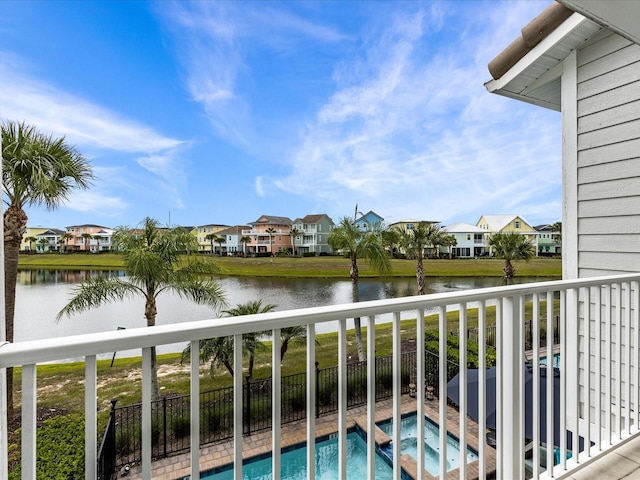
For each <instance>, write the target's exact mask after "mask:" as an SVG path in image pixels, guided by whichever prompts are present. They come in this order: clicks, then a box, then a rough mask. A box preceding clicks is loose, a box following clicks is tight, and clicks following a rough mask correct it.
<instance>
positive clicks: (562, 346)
mask: <svg viewBox="0 0 640 480" xmlns="http://www.w3.org/2000/svg"><path fill="white" fill-rule="evenodd" d="M639 282H640V276H638V275H633V276H632V275H628V276H615V277H601V278H592V279H584V280H575V281H556V282H545V283H536V284H525V285H516V286H510V287H498V288H487V289H479V290H471V291H463V292H453V293H445V294H438V295H425V296H417V297H408V298H400V299H393V300H384V301H372V302H362V303H359V304H348V305H336V306H327V307H319V308H310V309H303V310H294V311H286V312H273V313H267V314H261V315H251V316H246V317H237V318H236V317H234V318H225V319H213V320H205V321H199V322H190V323H179V324H173V325H166V326H158V327H152V328H139V329H128V330H120V331H117V332H105V333H98V334H91V335H79V336H70V337H65V338H56V339H48V340H38V341H30V342H21V343H15V344H5V345H2V346H0V382H2V383H0V389H1V390H2V392H0V393H2V395H0V398H2V399H4V388H5V386H4V382H5V380H6V370H5V369H6V368H7V367H12V366H15V367H22V382H21V385H22V387H21V388H22V401H21V403H22V406H21V409H22V434H21V435H22V447H21V448H22V455H21V462H22V478H23V479H30V478H35V472H36V458H37V452H36V442H35V439H36V402H37V396H36V374H37V364H38V363H41V362H52V361H59V360H64V359H68V358H83V359H84V363H85V419H86V430H85V445H86V449H85V452H86V453H85V456H86V458H85V471H86V474H85V477H86V478H87V479H93V478H95V477H96V457H97V453H96V452H97V440H96V439H97V438H98V432H97V426H96V410H97V401H96V395H97V371H96V357H97V355H99V354H104V353H110V352H114V351H124V350H130V349H136V348H141V349H142V440H141V443H142V477H143V478H146V479H149V478H152V461H151V452H152V449H151V447H152V439H151V432H152V429H151V375H150V372H151V360H150V359H151V348H150V347H153V346H156V345H165V344H173V343H179V342H188V343H190V346H191V352H192V353H191V379H192V381H191V398H192V399H193V401H192V402H191V407H190V408H191V415H192V418H197V417H198V415H199V405H198V403H199V402H198V401H197V399H198V398H199V389H200V386H199V368H198V367H199V362H198V342H199V340H202V339H206V338H213V337H219V336H228V335H232V336H233V338H234V345H235V355H234V362H235V363H234V369H235V371H236V372H239V371H241V370H242V350H241V345H242V335H243V334H245V333H249V332H254V331H263V330H272V331H273V339H274V340H273V347H272V348H273V352H274V354H273V355H274V357H273V362H272V363H273V367H272V382H273V386H272V389H271V391H272V392H273V393H272V405H273V412H272V424H273V428H272V438H273V445H281V442H280V440H281V429H280V425H281V422H280V420H281V413H280V408H279V406H280V403H279V392H280V386H281V375H280V357H279V351H280V345H279V343H280V340H279V339H280V334H279V333H280V329H282V328H286V327H292V326H297V325H304V326H306V328H307V332H308V335H307V347H306V350H307V362H306V369H307V371H309V372H310V371H313V369H314V368H315V365H314V361H315V345H316V344H315V330H316V325H318V324H320V323H323V322H337V330H338V360H337V361H338V379H337V383H338V420H337V422H336V432H337V437H338V465H339V467H338V470H339V478H341V479H344V478H346V458H347V457H346V445H347V443H346V437H347V426H346V425H347V422H346V419H347V409H346V405H347V384H348V382H347V353H346V352H347V319H351V318H354V317H361V318H363V319H364V320H365V324H366V325H367V326H372V325H373V324H375V322H376V317H377V316H378V319H379V318H380V317H379V316H381V315H389V316H390V317H391V319H390V321H391V322H392V332H393V393H394V395H393V413H394V415H393V416H394V418H400V416H401V415H400V413H401V410H400V408H401V403H400V396H401V394H400V392H401V373H402V372H401V365H400V357H401V355H400V350H401V340H402V330H401V320H402V319H407V318H418V319H422V318H424V317H425V315H429V314H436V315H437V319H438V331H439V339H440V340H439V353H440V360H439V370H438V378H439V380H438V382H437V383H439V387H438V385H436V393H438V392H439V402H438V418H436V419H434V420H435V421H436V422H437V423H438V424H439V425H440V428H441V429H442V428H443V427H444V428H449V426H448V421H447V413H448V409H449V408H451V407H449V406H448V405H447V401H446V397H447V395H446V390H447V382H448V380H449V378H448V372H447V367H446V362H445V361H443V360H445V359H446V358H447V343H446V335H445V334H446V333H447V332H449V331H451V330H458V331H460V332H467V331H468V330H469V329H470V328H472V327H476V324H477V328H478V347H477V348H478V352H479V356H478V358H479V372H480V373H479V375H480V379H481V385H483V381H484V379H485V378H484V376H485V372H486V370H485V366H486V364H485V358H486V353H487V350H486V348H487V347H485V343H486V336H485V332H487V331H488V328H489V326H490V324H492V323H493V322H494V320H495V329H496V338H497V372H498V373H497V375H498V381H497V382H496V384H497V388H496V392H495V393H496V398H497V400H496V404H497V411H496V417H497V427H496V437H497V444H496V445H497V450H496V452H495V459H496V460H495V468H496V475H497V478H524V477H525V475H524V473H525V466H526V464H527V462H526V461H525V447H526V444H527V443H529V442H530V441H531V440H532V441H533V444H534V445H539V444H541V432H540V428H539V425H540V418H541V414H540V412H541V411H542V409H543V406H544V407H546V409H547V411H553V409H554V402H559V404H560V405H559V407H560V408H559V411H560V414H559V419H558V421H559V427H556V428H559V431H560V432H562V433H561V434H560V439H556V441H555V442H554V439H553V436H554V435H553V433H550V434H549V436H548V437H547V442H548V443H549V445H552V444H554V443H557V444H558V449H557V455H556V456H557V457H559V461H558V463H557V465H555V466H554V467H552V468H550V469H549V470H547V471H543V469H542V468H541V467H539V465H541V464H543V463H545V462H544V461H543V460H545V459H543V458H541V454H540V451H539V449H538V448H533V449H532V452H533V453H532V458H531V459H530V460H529V462H528V463H529V464H530V465H532V468H531V469H532V471H531V472H530V473H531V475H532V476H533V478H550V476H552V477H553V478H563V477H566V476H568V475H569V474H570V473H571V472H572V471H574V470H575V469H576V468H578V467H581V466H584V464H586V463H588V462H591V461H592V460H594V459H596V458H597V457H599V456H602V455H604V454H606V452H607V451H608V450H610V449H611V448H612V447H613V446H615V445H616V444H618V443H620V442H622V441H624V440H626V439H628V438H629V437H631V436H634V435H636V434H637V433H638V423H639V418H640V409H639V403H638V402H639V398H638V392H639V389H640V378H639V374H638V371H639V369H640V358H639V357H640V354H639V352H640V349H639V348H638V345H640V318H639V312H640V305H639V303H640V302H639V298H640V288H639ZM556 317H558V320H556ZM476 318H477V322H476ZM472 320H473V321H472ZM529 321H530V322H531V328H530V331H532V332H534V333H533V334H532V338H531V339H526V338H525V328H524V325H525V323H527V324H528V322H529ZM556 321H557V323H558V324H559V330H560V331H559V342H558V343H557V345H556V346H555V352H556V353H558V354H559V355H560V387H559V388H560V392H559V396H557V397H554V395H553V392H552V390H551V389H548V390H547V391H548V395H547V396H546V398H541V399H540V402H539V403H538V402H534V406H533V407H526V402H525V400H524V396H525V386H524V381H523V377H524V373H523V362H524V358H525V355H528V356H529V357H530V358H531V361H532V363H533V364H534V365H538V364H539V362H540V359H541V356H542V355H543V354H545V353H544V351H543V350H542V348H541V347H540V346H541V341H542V340H544V339H545V338H549V340H550V339H551V338H553V335H551V333H549V334H548V335H545V332H553V331H554V329H555V328H556V327H555V324H556ZM536 332H538V333H540V334H538V333H536ZM415 337H416V345H418V346H419V347H420V346H422V345H424V338H425V322H423V321H416V335H415ZM470 342H471V340H468V339H467V335H464V334H463V335H460V336H459V349H458V354H459V364H460V365H466V364H467V347H468V344H469V343H470ZM366 343H367V352H368V354H367V365H368V367H367V368H368V375H369V377H368V378H375V372H374V364H375V362H374V355H375V350H376V348H375V345H376V331H375V329H374V328H368V329H367V336H366ZM525 343H526V344H527V349H528V347H529V346H530V348H531V351H529V352H527V351H526V349H525ZM529 344H530V345H529ZM547 355H548V356H549V357H550V356H551V350H550V349H549V351H548V353H547ZM416 358H417V360H416V380H415V381H416V387H417V388H416V390H417V391H416V412H417V422H418V431H423V430H424V417H425V349H424V348H418V349H417V353H416ZM468 374H469V372H468V370H467V369H465V368H462V369H461V370H460V377H461V382H460V384H461V387H460V390H459V393H460V399H461V400H460V401H459V416H458V417H459V426H460V430H459V432H460V433H459V441H460V444H461V445H466V444H468V439H469V436H468V434H467V431H468V428H467V427H468V426H469V425H470V422H471V420H470V419H469V418H468V417H467V415H466V412H467V411H468V408H469V406H470V402H468V401H467V398H466V388H465V385H467V383H466V382H467V375H468ZM551 377H552V376H549V377H547V380H546V381H547V382H549V383H548V384H547V385H548V386H551V385H553V381H554V380H553V378H551ZM313 379H314V377H313V376H312V375H308V376H307V381H306V395H307V399H315V398H316V385H315V382H314V380H313ZM375 388H376V385H375V382H369V383H368V387H367V395H368V402H367V417H366V418H367V420H366V422H367V431H369V432H373V431H374V430H375V413H376V402H375V398H376V397H375ZM532 388H533V395H534V398H538V393H539V392H540V390H541V388H542V385H541V380H540V377H539V376H538V375H534V379H533V387H532ZM483 390H484V387H481V388H480V392H481V394H480V397H481V398H484V395H483V394H482V391H483ZM242 401H243V397H242V376H241V375H236V376H235V378H234V403H235V405H236V407H237V408H235V409H234V448H233V451H234V455H235V456H234V458H232V459H230V461H232V462H233V465H234V469H235V477H234V478H241V477H240V475H241V469H242V458H241V456H242V447H243V442H244V441H245V437H244V436H243V430H242V428H243V424H242ZM488 405H489V402H488V401H487V402H485V401H483V400H482V401H480V404H479V411H480V412H481V414H480V417H479V419H478V428H479V432H481V433H480V435H479V436H480V438H481V440H484V435H483V432H485V430H486V427H487V423H486V419H485V415H484V412H485V409H486V408H487V407H488ZM557 406H558V405H556V407H557ZM0 408H2V416H1V417H0V432H1V433H0V435H1V437H0V447H1V450H2V459H1V460H2V464H1V465H0V478H6V476H7V443H8V440H7V418H6V404H4V403H2V402H1V401H0ZM306 408H307V411H306V418H307V424H306V425H307V428H306V430H307V432H306V434H307V435H306V438H307V446H308V449H307V451H308V452H313V451H314V448H313V446H314V445H315V438H316V435H315V418H316V412H315V409H316V402H315V401H308V402H307V407H306ZM526 417H530V418H531V419H532V420H531V421H532V424H533V425H534V429H533V434H532V435H529V436H530V437H531V438H529V440H527V439H525V436H526V434H525V430H526V427H525V418H526ZM396 424H397V428H396V427H395V426H394V430H393V433H392V435H391V437H392V440H393V443H392V446H393V458H395V459H400V457H401V451H400V444H401V442H400V435H401V432H400V427H399V424H400V422H396ZM552 424H553V419H552V417H551V416H549V417H547V431H550V432H551V431H552V430H553V429H554V426H553V425H552ZM190 425H191V426H190V429H191V437H190V438H191V439H192V440H191V473H190V474H191V478H192V479H197V478H199V463H200V450H199V448H200V447H199V442H198V440H199V438H200V435H199V429H200V422H199V421H192V422H191V423H190ZM536 426H537V427H536ZM565 432H570V433H569V436H568V437H567V435H565ZM567 438H573V445H579V444H580V442H582V444H583V445H584V447H583V448H582V451H580V452H576V451H575V450H576V448H574V450H573V451H572V452H569V449H568V443H567ZM578 438H580V439H581V440H580V441H578ZM434 447H435V446H434ZM447 448H448V445H447V441H446V436H445V435H441V436H440V445H439V451H440V458H447V453H446V452H447ZM417 449H418V454H417V460H416V461H417V468H418V470H417V471H418V472H421V471H423V470H424V466H425V465H424V450H425V446H424V442H417ZM461 450H463V451H464V449H463V448H461ZM489 451H490V447H489V446H487V445H485V442H484V441H481V442H480V443H479V446H478V455H479V460H478V463H477V465H473V466H472V467H471V466H467V465H466V463H465V462H463V463H462V464H461V466H460V469H459V478H463V479H464V478H472V477H475V476H476V475H478V476H479V477H481V478H484V477H485V476H486V475H488V474H489V473H491V472H490V471H489V470H491V469H492V468H493V467H492V466H489V465H490V463H489V462H487V458H488V457H489ZM546 451H547V455H546V465H554V463H555V462H554V452H553V449H551V448H549V449H547V450H546ZM374 457H375V438H374V435H368V438H367V465H368V478H371V479H373V478H375V459H374ZM272 462H273V471H274V472H276V474H275V475H274V478H276V479H277V478H279V474H278V472H280V469H279V466H280V462H281V455H280V449H278V448H276V449H274V450H273V452H272ZM314 462H315V456H314V455H313V454H309V455H307V464H308V465H310V466H311V468H309V469H308V472H310V473H309V478H314V473H313V472H315V468H314V467H313V466H314ZM446 464H447V462H445V461H440V464H439V477H440V478H445V476H446V468H447V467H446ZM400 465H401V464H400V462H399V461H398V462H395V463H394V465H393V472H394V478H395V479H400V478H401V470H400V469H401V466H400ZM491 465H492V464H491ZM472 472H473V473H472Z"/></svg>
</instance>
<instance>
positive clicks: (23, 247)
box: [20, 227, 50, 252]
mask: <svg viewBox="0 0 640 480" xmlns="http://www.w3.org/2000/svg"><path fill="white" fill-rule="evenodd" d="M47 230H50V229H49V228H44V227H27V231H26V232H25V234H24V235H23V236H22V243H21V244H20V251H21V252H35V251H36V241H35V240H32V241H29V240H27V238H31V237H33V238H35V237H36V236H37V235H40V234H41V233H44V232H46V231H47Z"/></svg>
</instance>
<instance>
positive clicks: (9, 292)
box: [4, 205, 27, 421]
mask: <svg viewBox="0 0 640 480" xmlns="http://www.w3.org/2000/svg"><path fill="white" fill-rule="evenodd" d="M26 231H27V214H26V213H24V211H23V210H22V209H21V208H20V207H18V206H16V205H9V207H8V208H7V210H6V211H5V212H4V298H5V305H4V313H5V321H6V324H5V340H6V341H7V342H10V343H13V325H14V313H15V306H16V281H17V278H18V255H19V253H20V242H22V236H23V235H24V233H25V232H26ZM13 416H14V406H13V368H7V418H8V419H9V421H11V420H13Z"/></svg>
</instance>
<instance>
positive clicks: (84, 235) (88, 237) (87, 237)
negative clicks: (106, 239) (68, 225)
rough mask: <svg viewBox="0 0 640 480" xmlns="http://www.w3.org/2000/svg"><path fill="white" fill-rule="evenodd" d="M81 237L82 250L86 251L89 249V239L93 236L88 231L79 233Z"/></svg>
mask: <svg viewBox="0 0 640 480" xmlns="http://www.w3.org/2000/svg"><path fill="white" fill-rule="evenodd" d="M80 236H81V237H82V238H84V251H85V252H88V251H89V241H90V240H91V239H92V238H93V236H92V235H91V234H90V233H86V232H85V233H83V234H82V235H80Z"/></svg>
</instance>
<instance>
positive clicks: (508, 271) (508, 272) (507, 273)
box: [502, 259, 516, 285]
mask: <svg viewBox="0 0 640 480" xmlns="http://www.w3.org/2000/svg"><path fill="white" fill-rule="evenodd" d="M502 271H503V272H504V278H505V283H506V284H507V285H513V276H514V275H515V273H516V269H515V268H513V264H512V263H511V260H508V259H507V260H505V261H504V268H503V269H502Z"/></svg>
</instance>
